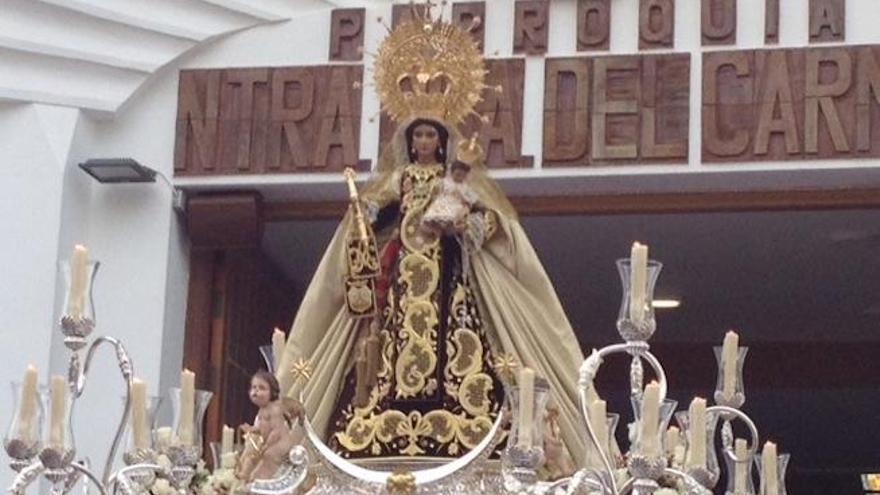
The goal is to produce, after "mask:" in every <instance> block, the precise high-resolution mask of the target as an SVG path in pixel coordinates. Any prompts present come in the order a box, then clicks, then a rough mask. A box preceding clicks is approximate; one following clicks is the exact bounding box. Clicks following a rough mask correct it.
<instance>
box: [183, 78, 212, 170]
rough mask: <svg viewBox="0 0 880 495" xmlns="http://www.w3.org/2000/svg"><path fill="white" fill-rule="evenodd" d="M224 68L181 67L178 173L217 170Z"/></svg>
mask: <svg viewBox="0 0 880 495" xmlns="http://www.w3.org/2000/svg"><path fill="white" fill-rule="evenodd" d="M221 74H222V71H220V70H184V71H180V83H179V84H180V86H179V87H178V96H177V131H176V134H177V141H176V142H175V146H174V171H175V173H178V172H181V171H185V170H188V169H189V168H198V169H201V170H207V171H210V170H213V169H214V164H215V162H216V160H217V125H218V116H219V114H220V76H221Z"/></svg>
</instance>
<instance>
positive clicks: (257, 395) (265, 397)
mask: <svg viewBox="0 0 880 495" xmlns="http://www.w3.org/2000/svg"><path fill="white" fill-rule="evenodd" d="M248 396H249V397H250V399H251V402H252V403H253V404H254V405H255V406H257V407H260V408H262V407H265V406H266V405H267V404H268V403H269V402H270V401H271V400H272V390H271V388H270V387H269V384H268V383H266V380H263V379H262V378H260V377H258V376H255V377H253V378H251V389H250V391H249V392H248Z"/></svg>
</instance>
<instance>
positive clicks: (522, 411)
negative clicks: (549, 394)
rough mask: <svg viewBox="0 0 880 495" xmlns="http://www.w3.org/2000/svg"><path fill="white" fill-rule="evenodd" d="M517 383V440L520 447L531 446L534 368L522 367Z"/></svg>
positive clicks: (533, 415) (533, 410) (533, 412)
mask: <svg viewBox="0 0 880 495" xmlns="http://www.w3.org/2000/svg"><path fill="white" fill-rule="evenodd" d="M517 384H518V385H519V442H518V445H519V446H520V447H531V446H532V426H533V425H534V417H535V408H534V406H535V370H533V369H531V368H528V367H523V368H522V369H521V370H520V372H519V377H518V380H517Z"/></svg>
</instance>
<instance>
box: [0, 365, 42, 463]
mask: <svg viewBox="0 0 880 495" xmlns="http://www.w3.org/2000/svg"><path fill="white" fill-rule="evenodd" d="M11 388H12V402H10V404H11V405H12V419H11V420H10V422H9V426H8V427H7V429H6V434H5V435H4V436H3V448H4V449H5V450H6V454H7V455H8V456H9V458H10V459H11V464H12V468H13V469H15V470H16V471H19V470H21V469H22V468H24V467H25V466H27V465H28V464H30V462H31V460H32V459H33V458H34V457H35V456H36V455H37V454H38V453H39V452H40V448H41V447H42V445H43V443H42V440H43V439H42V436H43V422H44V421H45V414H46V400H47V398H48V396H47V395H46V392H45V390H43V391H40V390H37V391H36V393H35V397H30V398H25V401H26V402H27V401H30V402H29V403H28V404H23V403H22V396H21V391H22V382H12V383H11Z"/></svg>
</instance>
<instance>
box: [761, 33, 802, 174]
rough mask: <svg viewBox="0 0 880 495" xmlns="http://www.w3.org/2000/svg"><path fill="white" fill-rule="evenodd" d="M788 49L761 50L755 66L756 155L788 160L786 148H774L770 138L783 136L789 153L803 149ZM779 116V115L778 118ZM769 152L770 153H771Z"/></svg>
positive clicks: (795, 152) (792, 153)
mask: <svg viewBox="0 0 880 495" xmlns="http://www.w3.org/2000/svg"><path fill="white" fill-rule="evenodd" d="M788 55H789V52H788V51H787V50H769V51H758V52H757V53H756V54H755V67H756V70H757V71H758V83H757V85H758V95H757V96H758V100H757V109H756V113H757V117H758V126H757V128H756V129H755V146H754V154H755V156H756V157H763V158H770V159H777V160H779V159H784V158H785V156H784V154H783V152H782V150H781V149H780V150H778V151H776V150H771V148H770V140H771V138H772V137H773V136H774V135H781V137H782V138H783V139H784V142H785V152H784V153H787V154H788V155H794V154H797V153H799V152H800V142H799V140H798V128H797V119H796V118H795V106H797V105H798V103H800V101H798V100H797V99H796V98H795V96H794V94H795V92H794V90H793V89H792V81H791V71H790V67H791V66H792V65H793V64H789V57H788ZM777 115H778V117H777ZM768 154H769V156H768Z"/></svg>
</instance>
